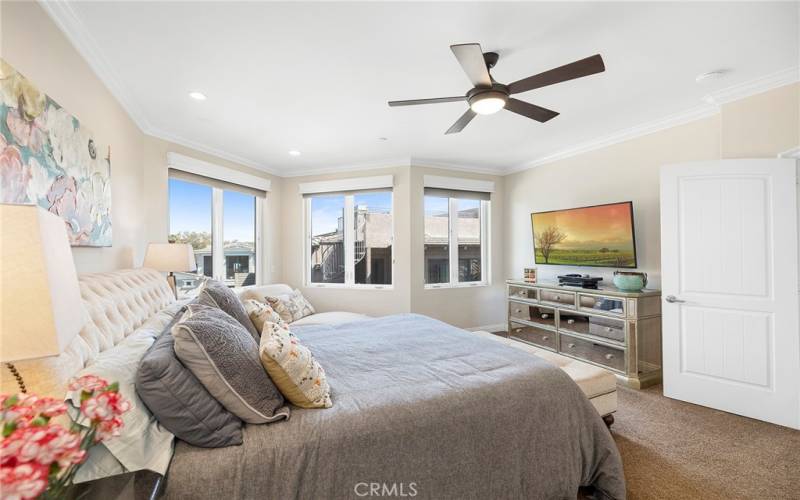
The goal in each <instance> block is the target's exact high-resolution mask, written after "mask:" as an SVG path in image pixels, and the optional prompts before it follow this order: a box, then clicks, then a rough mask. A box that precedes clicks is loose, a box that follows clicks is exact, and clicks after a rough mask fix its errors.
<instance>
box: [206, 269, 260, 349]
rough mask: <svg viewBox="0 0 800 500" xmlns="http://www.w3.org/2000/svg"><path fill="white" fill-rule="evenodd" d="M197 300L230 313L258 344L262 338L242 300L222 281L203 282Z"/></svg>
mask: <svg viewBox="0 0 800 500" xmlns="http://www.w3.org/2000/svg"><path fill="white" fill-rule="evenodd" d="M197 302H199V303H200V304H203V305H206V306H210V307H218V308H220V309H222V310H223V311H225V312H226V313H228V314H229V315H230V316H231V317H232V318H234V319H235V320H236V321H238V322H239V323H241V324H242V326H243V327H244V328H245V330H247V331H248V332H249V333H250V335H252V336H253V339H254V340H255V341H256V344H258V341H259V340H260V339H261V334H260V333H259V331H258V330H256V327H254V326H253V322H252V321H250V317H249V316H248V315H247V311H245V309H244V304H242V301H241V300H240V299H239V297H238V296H237V295H236V294H235V293H234V292H233V290H231V289H230V288H228V287H227V286H225V284H224V283H220V282H219V281H216V280H206V282H205V283H204V284H203V289H202V290H200V294H199V295H198V296H197Z"/></svg>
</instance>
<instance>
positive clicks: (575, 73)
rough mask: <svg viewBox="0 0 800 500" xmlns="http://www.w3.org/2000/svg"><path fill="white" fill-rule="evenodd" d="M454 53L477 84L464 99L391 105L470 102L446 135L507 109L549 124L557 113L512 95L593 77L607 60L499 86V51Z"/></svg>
mask: <svg viewBox="0 0 800 500" xmlns="http://www.w3.org/2000/svg"><path fill="white" fill-rule="evenodd" d="M450 50H452V51H453V54H455V56H456V59H458V63H459V64H461V67H462V68H463V69H464V72H465V73H466V74H467V77H468V78H469V80H470V81H471V82H472V85H474V87H473V88H471V89H470V90H469V91H467V93H466V94H465V95H463V96H456V97H436V98H433V99H412V100H409V101H389V106H392V107H394V106H413V105H416V104H437V103H440V102H457V101H467V103H468V104H469V109H468V110H467V111H466V112H465V113H464V114H463V115H461V118H459V119H458V120H456V122H455V123H454V124H453V126H452V127H450V128H449V129H447V132H445V134H455V133H457V132H461V131H462V130H464V127H466V126H467V124H468V123H469V122H470V121H472V119H473V118H475V115H476V114H479V115H490V114H492V113H496V112H498V111H500V110H501V109H503V108H506V109H507V110H509V111H512V112H514V113H517V114H518V115H522V116H526V117H528V118H530V119H532V120H536V121H538V122H542V123H544V122H546V121H548V120H551V119H553V118H555V117H556V116H558V113H557V112H556V111H552V110H549V109H546V108H543V107H541V106H537V105H535V104H531V103H528V102H525V101H520V100H519V99H514V98H513V97H510V96H511V95H512V94H519V93H521V92H527V91H529V90H533V89H538V88H541V87H546V86H548V85H553V84H555V83H561V82H566V81H567V80H574V79H575V78H581V77H584V76H589V75H593V74H595V73H601V72H603V71H605V69H606V67H605V64H603V58H602V57H600V54H595V55H593V56H591V57H587V58H586V59H581V60H580V61H575V62H572V63H569V64H565V65H564V66H559V67H558V68H554V69H551V70H549V71H545V72H544V73H539V74H538V75H533V76H529V77H528V78H523V79H522V80H517V81H516V82H514V83H510V84H508V85H503V84H502V83H497V82H496V81H495V80H494V78H492V75H491V74H490V73H489V70H491V69H492V68H494V66H495V64H497V60H498V59H499V58H500V55H499V54H498V53H497V52H486V53H484V52H483V50H481V46H480V44H477V43H465V44H460V45H451V46H450Z"/></svg>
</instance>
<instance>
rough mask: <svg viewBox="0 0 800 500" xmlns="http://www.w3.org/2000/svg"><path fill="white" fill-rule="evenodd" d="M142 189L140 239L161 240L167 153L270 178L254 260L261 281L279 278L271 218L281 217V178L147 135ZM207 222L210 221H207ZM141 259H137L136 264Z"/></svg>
mask: <svg viewBox="0 0 800 500" xmlns="http://www.w3.org/2000/svg"><path fill="white" fill-rule="evenodd" d="M143 148H144V151H143V159H142V170H143V172H142V173H143V176H144V179H143V191H144V193H145V200H146V203H145V206H144V207H143V208H144V210H145V227H144V238H145V239H146V240H147V241H154V242H165V241H167V235H168V234H169V186H168V167H167V153H170V152H173V153H180V154H182V155H185V156H190V157H192V158H196V159H198V160H202V161H205V162H209V163H213V164H215V165H220V166H223V167H227V168H231V169H234V170H238V171H241V172H245V173H248V174H251V175H257V176H260V177H264V178H267V179H270V180H271V181H272V190H271V191H270V192H269V193H267V198H266V202H265V203H264V213H263V214H262V220H263V224H262V242H263V243H262V244H263V245H264V246H265V250H266V251H265V252H264V253H262V254H261V260H259V262H258V263H257V265H258V266H261V269H262V272H263V274H262V276H263V277H264V281H265V282H276V281H280V280H281V278H282V276H281V273H280V270H281V262H280V256H281V244H280V241H281V235H280V225H279V224H275V223H274V222H273V221H277V220H281V216H282V210H281V191H282V189H281V187H282V179H281V178H280V177H275V176H272V175H269V174H266V173H264V172H261V171H259V170H255V169H252V168H248V167H245V166H242V165H239V164H237V163H233V162H230V161H227V160H223V159H221V158H217V157H215V156H212V155H208V154H205V153H201V152H199V151H195V150H193V149H190V148H186V147H184V146H181V145H179V144H174V143H171V142H167V141H164V140H161V139H157V138H155V137H151V136H145V140H144V145H143ZM209 222H210V221H209ZM140 263H141V262H137V265H138V264H140Z"/></svg>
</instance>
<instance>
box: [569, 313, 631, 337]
mask: <svg viewBox="0 0 800 500" xmlns="http://www.w3.org/2000/svg"><path fill="white" fill-rule="evenodd" d="M558 327H559V328H560V329H561V330H563V331H565V332H573V333H583V334H584V335H585V334H590V335H597V336H598V337H604V338H607V339H611V340H616V341H617V342H625V321H624V320H621V319H614V318H603V317H599V316H590V315H588V314H582V313H579V312H572V311H561V312H560V313H559V320H558Z"/></svg>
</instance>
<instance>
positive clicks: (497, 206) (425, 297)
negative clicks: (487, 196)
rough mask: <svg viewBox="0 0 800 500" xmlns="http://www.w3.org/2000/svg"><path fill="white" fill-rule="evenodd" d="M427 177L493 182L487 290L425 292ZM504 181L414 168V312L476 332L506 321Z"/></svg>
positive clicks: (412, 236)
mask: <svg viewBox="0 0 800 500" xmlns="http://www.w3.org/2000/svg"><path fill="white" fill-rule="evenodd" d="M425 175H440V176H448V177H463V178H468V179H482V180H490V181H494V184H495V192H493V193H492V197H491V204H490V215H491V224H489V231H490V235H489V236H490V240H491V243H490V247H489V259H490V260H491V266H490V267H489V271H490V276H489V278H490V282H489V285H488V286H478V287H468V288H439V289H427V290H426V289H425V275H424V274H425V272H424V270H425V265H424V259H425V255H424V253H425V245H424V236H425V231H424V215H425V212H424V204H423V198H424V179H423V177H424V176H425ZM503 186H504V182H503V178H502V177H497V176H487V175H480V174H471V173H467V172H454V171H451V170H441V169H435V168H427V167H421V166H415V167H414V168H412V169H411V206H410V209H411V234H410V240H411V264H412V265H411V269H412V274H411V311H412V312H415V313H419V314H425V315H427V316H432V317H434V318H437V319H440V320H442V321H445V322H447V323H450V324H453V325H456V326H460V327H464V328H474V327H483V326H494V325H500V324H501V323H503V322H504V321H505V316H506V313H505V303H504V295H505V291H504V290H505V286H504V284H503V280H504V271H503V247H504V245H503V241H504V240H503V231H504V221H503V203H504V192H503V191H504V190H503Z"/></svg>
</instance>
